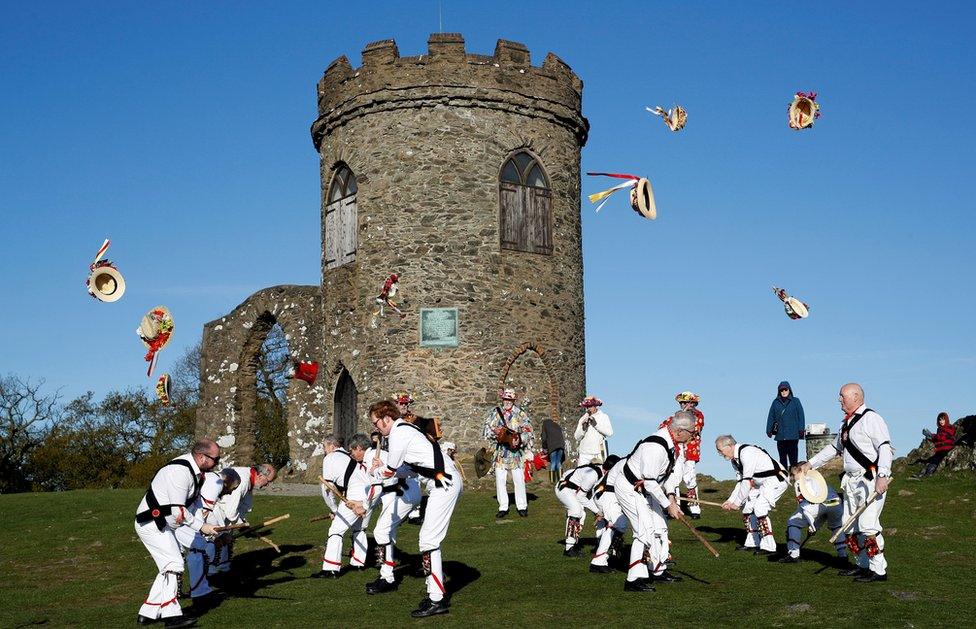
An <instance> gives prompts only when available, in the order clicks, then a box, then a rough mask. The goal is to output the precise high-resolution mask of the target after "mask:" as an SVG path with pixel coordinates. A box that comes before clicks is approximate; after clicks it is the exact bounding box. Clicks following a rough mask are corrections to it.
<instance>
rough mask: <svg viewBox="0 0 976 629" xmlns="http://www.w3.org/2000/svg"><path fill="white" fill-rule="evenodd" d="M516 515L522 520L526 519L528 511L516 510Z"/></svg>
mask: <svg viewBox="0 0 976 629" xmlns="http://www.w3.org/2000/svg"><path fill="white" fill-rule="evenodd" d="M518 514H519V515H520V516H521V517H523V518H527V517H529V510H528V509H519V510H518Z"/></svg>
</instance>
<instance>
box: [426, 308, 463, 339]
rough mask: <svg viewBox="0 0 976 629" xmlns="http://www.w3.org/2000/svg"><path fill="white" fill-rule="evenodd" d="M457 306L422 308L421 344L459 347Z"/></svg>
mask: <svg viewBox="0 0 976 629" xmlns="http://www.w3.org/2000/svg"><path fill="white" fill-rule="evenodd" d="M457 345H458V310H457V308H421V309H420V346H421V347H457Z"/></svg>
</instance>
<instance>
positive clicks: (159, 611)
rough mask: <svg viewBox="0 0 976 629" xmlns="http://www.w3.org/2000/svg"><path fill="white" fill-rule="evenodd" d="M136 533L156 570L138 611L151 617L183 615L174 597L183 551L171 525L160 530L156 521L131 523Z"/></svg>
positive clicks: (181, 566) (176, 593)
mask: <svg viewBox="0 0 976 629" xmlns="http://www.w3.org/2000/svg"><path fill="white" fill-rule="evenodd" d="M135 527H136V535H138V536H139V539H140V540H141V541H142V543H143V545H144V546H145V547H146V550H148V551H149V554H150V555H151V556H152V558H153V561H155V562H156V568H157V569H158V570H159V574H157V575H156V580H155V581H153V584H152V587H151V588H150V589H149V596H147V597H146V602H145V603H143V604H142V607H140V608H139V615H140V616H145V617H146V618H151V619H153V620H155V619H157V618H172V617H173V616H181V615H183V610H182V609H181V608H180V602H179V599H178V594H179V592H178V589H179V575H180V574H182V573H183V555H182V554H181V553H180V544H179V542H177V541H176V535H174V534H173V531H172V529H170V528H164V529H163V530H162V531H160V530H159V529H158V528H156V523H155V522H153V521H149V522H147V523H145V524H139V523H138V522H136V523H135Z"/></svg>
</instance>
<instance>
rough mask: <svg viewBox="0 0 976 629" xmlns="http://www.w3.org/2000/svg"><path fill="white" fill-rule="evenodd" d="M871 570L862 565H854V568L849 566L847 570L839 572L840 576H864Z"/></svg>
mask: <svg viewBox="0 0 976 629" xmlns="http://www.w3.org/2000/svg"><path fill="white" fill-rule="evenodd" d="M869 572H871V571H870V570H868V569H867V568H862V567H860V566H854V567H853V568H848V569H847V570H841V571H840V572H838V573H837V574H838V576H842V577H863V576H865V575H867V574H868V573H869Z"/></svg>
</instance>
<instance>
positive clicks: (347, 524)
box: [312, 433, 373, 579]
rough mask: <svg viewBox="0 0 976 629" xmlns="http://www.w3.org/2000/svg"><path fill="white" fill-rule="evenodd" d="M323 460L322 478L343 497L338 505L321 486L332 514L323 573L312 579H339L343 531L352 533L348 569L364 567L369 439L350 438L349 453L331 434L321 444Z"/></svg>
mask: <svg viewBox="0 0 976 629" xmlns="http://www.w3.org/2000/svg"><path fill="white" fill-rule="evenodd" d="M323 446H324V448H325V452H326V455H325V458H324V459H322V478H323V479H325V480H326V481H328V482H329V483H331V484H332V485H334V486H335V487H336V489H338V490H339V492H340V493H341V494H342V495H343V496H344V497H345V501H344V502H341V503H340V501H339V499H338V498H336V497H335V496H334V495H333V494H332V492H331V491H330V490H329V489H327V488H326V487H325V485H324V484H323V485H322V498H323V499H324V500H325V502H326V504H327V505H328V506H329V508H330V509H331V510H332V513H334V514H335V518H334V519H333V520H332V524H331V525H330V526H329V539H328V540H327V541H326V545H325V555H324V556H323V557H322V570H321V571H319V572H316V573H315V574H313V575H312V578H314V579H320V578H323V577H324V578H332V579H338V578H339V570H340V569H341V568H342V538H343V537H344V536H345V534H346V531H351V533H352V556H351V557H350V559H349V566H350V567H351V568H354V569H357V570H363V569H365V568H366V563H365V561H366V549H367V540H366V531H365V530H364V526H363V522H364V521H365V519H366V517H367V509H366V508H365V505H366V504H368V502H369V500H370V498H371V496H370V495H369V492H370V491H371V490H372V489H373V481H372V479H371V478H370V477H369V474H368V473H367V471H366V465H365V464H364V463H363V458H364V457H365V455H366V450H367V449H368V448H369V446H370V444H369V437H367V436H366V435H364V434H361V433H360V434H356V435H353V437H352V439H350V440H349V451H348V452H347V451H346V449H345V448H343V447H342V438H341V437H339V436H338V435H330V436H329V437H326V438H325V441H324V443H323Z"/></svg>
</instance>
